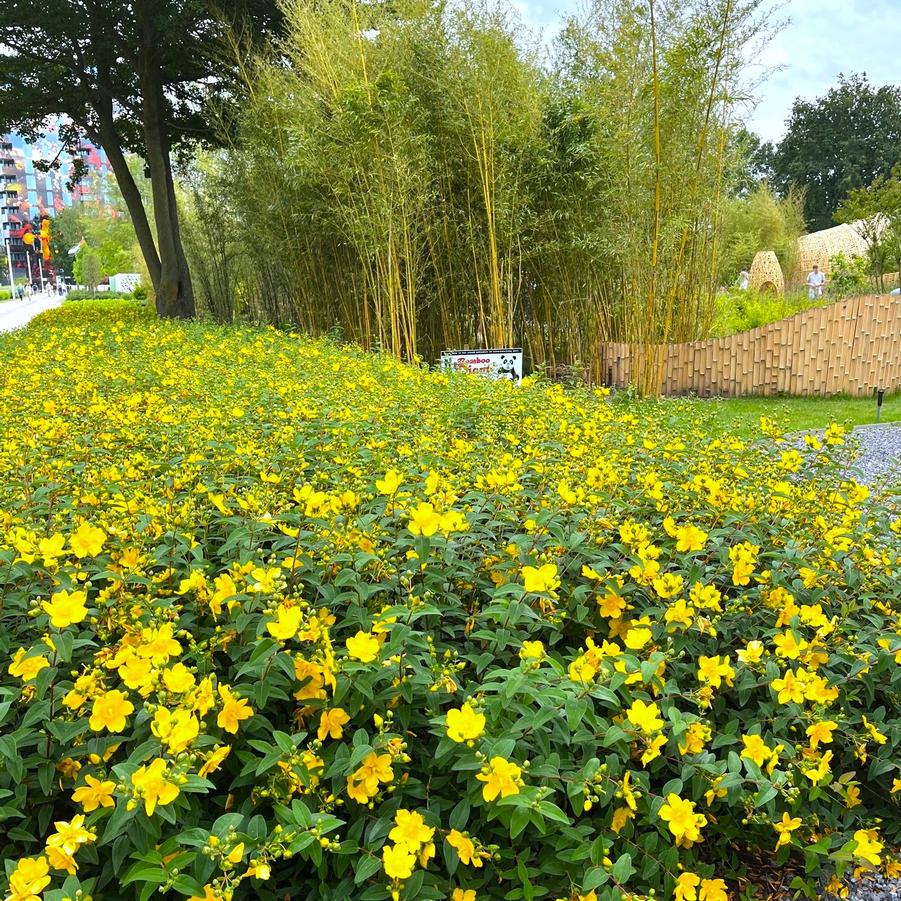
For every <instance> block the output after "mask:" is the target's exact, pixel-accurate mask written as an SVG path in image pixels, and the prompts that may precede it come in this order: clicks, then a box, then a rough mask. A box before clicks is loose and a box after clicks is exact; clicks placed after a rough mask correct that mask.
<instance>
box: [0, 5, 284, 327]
mask: <svg viewBox="0 0 901 901" xmlns="http://www.w3.org/2000/svg"><path fill="white" fill-rule="evenodd" d="M232 26H239V27H240V28H241V29H242V33H244V34H247V35H251V36H252V39H253V40H254V41H258V42H259V41H263V40H265V39H266V37H267V36H268V35H270V34H272V33H274V32H277V31H278V30H279V29H280V27H281V13H280V11H279V8H278V4H277V2H276V0H219V2H218V3H217V4H212V3H209V2H206V0H45V2H43V3H34V2H33V0H5V2H4V9H3V14H2V16H0V46H2V47H3V51H4V52H3V53H0V131H4V130H10V129H15V130H17V131H19V132H20V133H22V134H24V135H25V136H31V137H35V136H38V135H40V134H41V133H42V132H43V130H44V129H45V127H46V122H47V119H48V117H50V116H56V115H62V116H66V117H68V119H69V120H70V121H71V125H70V127H68V128H66V129H64V136H65V140H66V141H67V143H68V144H69V145H70V148H71V149H73V150H77V146H78V143H79V141H80V140H81V139H82V136H85V137H87V138H88V139H89V140H90V141H92V142H93V143H95V144H97V145H98V146H100V147H102V148H103V149H104V151H105V152H106V155H107V157H108V159H109V162H110V166H111V167H112V170H113V172H114V174H115V176H116V181H117V183H118V186H119V189H120V191H121V192H122V197H123V199H124V201H125V203H126V205H127V207H128V211H129V213H130V215H131V220H132V223H133V225H134V229H135V234H136V236H137V240H138V243H139V245H140V247H141V252H142V254H143V256H144V260H145V262H146V264H147V271H148V272H149V274H150V279H151V281H152V283H153V288H154V291H155V293H156V303H157V310H158V312H159V314H160V315H161V316H177V317H188V316H193V315H194V292H193V288H192V285H191V275H190V272H189V269H188V264H187V260H186V258H185V253H184V250H183V248H182V241H181V233H180V227H179V218H178V208H177V204H176V199H175V188H174V184H173V178H172V155H173V152H175V151H176V150H177V149H178V147H179V146H180V145H183V144H185V143H187V142H196V141H201V142H203V141H212V140H214V139H215V132H214V129H213V128H211V125H210V121H211V120H210V115H209V104H210V102H211V101H212V100H213V99H215V101H216V103H217V105H219V106H220V108H226V109H227V107H228V106H229V105H230V104H234V102H235V101H236V99H237V98H236V97H235V86H236V85H237V84H238V79H237V78H236V77H235V73H234V67H235V66H237V65H239V62H238V61H237V59H236V61H235V62H234V63H232V62H230V61H228V60H229V55H228V54H225V53H223V52H221V51H222V46H223V41H224V39H225V38H226V37H227V36H228V35H229V33H230V32H229V29H230V28H231V27H232ZM128 152H133V153H137V154H139V155H140V156H141V157H142V158H143V159H144V160H145V161H146V163H147V167H148V169H149V174H150V181H151V188H152V197H153V227H151V223H150V218H149V216H148V213H147V210H146V209H145V206H144V203H143V202H142V199H141V193H140V191H139V189H138V186H137V185H136V183H135V179H134V178H133V176H132V173H131V172H130V171H129V167H128V162H127V158H126V154H127V153H128Z"/></svg>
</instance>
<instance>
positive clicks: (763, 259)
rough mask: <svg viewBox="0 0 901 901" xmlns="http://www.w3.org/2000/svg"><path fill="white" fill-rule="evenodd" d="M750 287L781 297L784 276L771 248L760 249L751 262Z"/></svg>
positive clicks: (783, 289)
mask: <svg viewBox="0 0 901 901" xmlns="http://www.w3.org/2000/svg"><path fill="white" fill-rule="evenodd" d="M750 275H751V279H750V287H751V288H752V289H753V290H754V291H769V292H770V293H772V294H776V295H778V296H779V297H781V296H782V295H783V294H784V293H785V276H784V275H783V273H782V267H781V266H780V265H779V260H778V259H777V257H776V254H775V253H774V252H773V251H772V250H761V251H758V252H757V253H756V254H755V255H754V260H753V262H752V263H751V272H750Z"/></svg>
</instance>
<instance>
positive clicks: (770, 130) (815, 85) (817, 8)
mask: <svg viewBox="0 0 901 901" xmlns="http://www.w3.org/2000/svg"><path fill="white" fill-rule="evenodd" d="M514 5H515V6H516V7H517V8H518V9H519V12H520V14H521V16H522V18H523V21H524V23H525V24H526V25H527V26H529V27H531V28H533V29H535V30H538V29H541V30H542V32H543V35H544V37H545V39H548V38H549V37H550V36H552V35H553V34H554V32H555V31H556V29H557V25H558V23H559V21H560V18H561V16H565V15H567V14H569V13H572V12H574V11H576V9H577V8H578V7H579V5H580V3H579V0H516V2H515V3H514ZM776 15H777V17H778V18H780V19H783V20H788V21H787V24H786V26H785V27H784V28H783V30H782V31H781V32H780V33H779V34H778V35H777V36H776V37H775V38H774V39H773V40H772V42H771V43H770V44H769V46H767V47H766V49H765V50H764V51H763V54H762V56H761V58H760V63H759V65H760V69H759V72H761V73H762V72H763V70H764V69H765V70H770V69H776V71H773V72H772V74H770V75H769V77H768V78H767V80H766V81H765V82H764V83H763V84H762V85H760V86H759V87H758V88H757V94H758V96H759V102H758V104H757V106H756V108H754V109H753V110H748V111H747V114H746V117H745V118H746V124H747V126H748V127H749V128H750V129H751V130H752V131H755V132H757V134H759V135H760V136H761V137H762V138H764V139H765V140H768V141H778V140H779V139H780V138H781V137H782V135H783V134H784V132H785V120H786V119H787V118H788V116H789V113H790V111H791V105H792V101H793V100H794V99H795V98H796V97H803V98H804V99H805V100H814V99H816V98H817V97H819V96H822V95H823V94H825V93H826V91H828V90H829V88H830V87H832V86H833V85H834V84H835V83H836V82H837V81H838V76H839V73H844V74H845V75H850V74H852V73H854V72H866V74H867V76H868V77H869V79H870V82H871V83H872V84H874V85H882V84H893V83H894V84H901V66H899V63H898V50H899V47H901V0H787V2H784V3H782V4H781V8H780V9H778V10H777V13H776Z"/></svg>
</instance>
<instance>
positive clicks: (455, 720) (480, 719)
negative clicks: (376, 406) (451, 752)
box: [447, 701, 485, 742]
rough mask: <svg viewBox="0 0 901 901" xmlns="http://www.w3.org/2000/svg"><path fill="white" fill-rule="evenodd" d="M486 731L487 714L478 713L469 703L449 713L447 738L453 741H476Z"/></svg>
mask: <svg viewBox="0 0 901 901" xmlns="http://www.w3.org/2000/svg"><path fill="white" fill-rule="evenodd" d="M484 731H485V714H484V713H477V712H476V711H475V709H474V708H473V706H472V704H470V703H469V701H466V703H465V704H463V706H462V707H459V708H456V707H452V708H451V709H450V710H448V711H447V736H448V738H450V739H451V740H452V741H456V742H466V741H474V740H475V739H477V738H478V737H479V736H480V735H481V734H482V733H483V732H484Z"/></svg>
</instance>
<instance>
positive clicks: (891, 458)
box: [852, 423, 901, 485]
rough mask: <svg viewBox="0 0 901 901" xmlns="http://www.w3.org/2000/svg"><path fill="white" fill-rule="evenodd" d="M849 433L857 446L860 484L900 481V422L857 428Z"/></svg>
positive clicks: (856, 466)
mask: <svg viewBox="0 0 901 901" xmlns="http://www.w3.org/2000/svg"><path fill="white" fill-rule="evenodd" d="M852 434H853V436H854V438H856V439H857V441H858V442H859V443H860V457H859V458H858V460H857V462H856V464H855V468H856V469H858V470H860V474H859V476H858V478H859V479H860V481H862V482H864V483H866V484H868V485H872V484H873V483H874V482H877V481H878V482H882V481H885V482H888V483H899V482H901V423H888V424H886V425H868V426H858V427H857V428H856V429H854V432H853V433H852Z"/></svg>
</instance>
